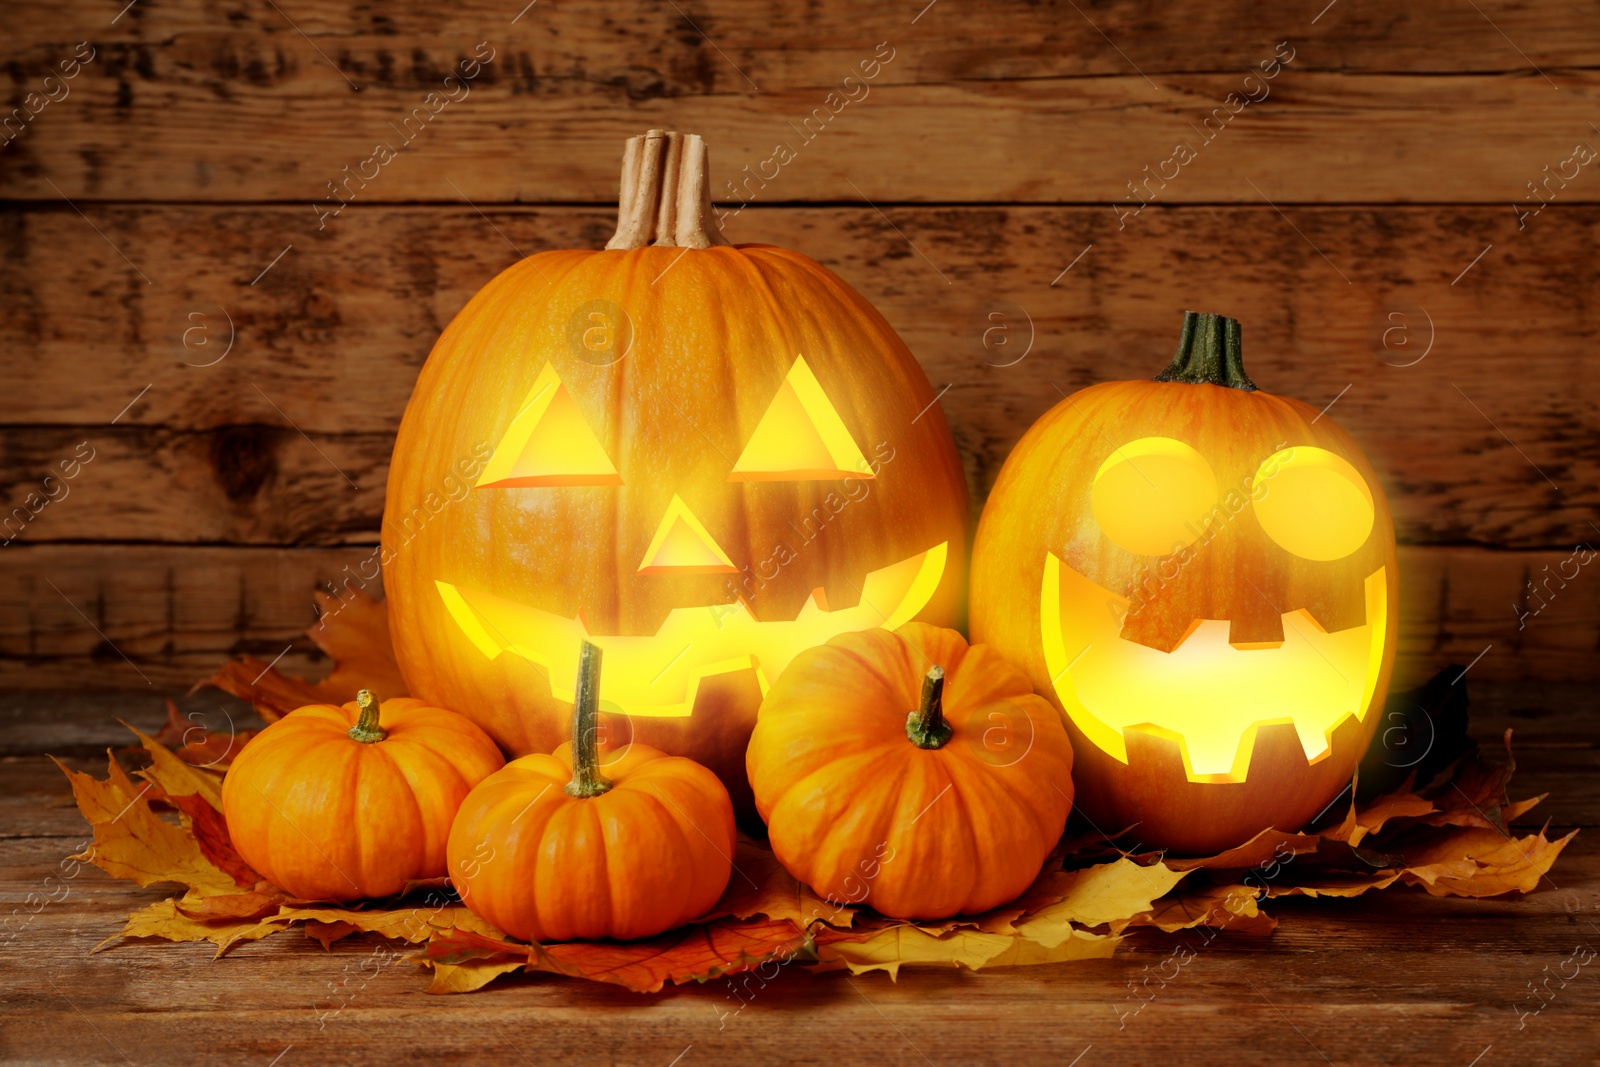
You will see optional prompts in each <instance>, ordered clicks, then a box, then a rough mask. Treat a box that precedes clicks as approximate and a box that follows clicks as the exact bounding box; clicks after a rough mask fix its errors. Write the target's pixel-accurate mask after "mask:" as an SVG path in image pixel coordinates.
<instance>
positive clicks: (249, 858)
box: [222, 689, 505, 900]
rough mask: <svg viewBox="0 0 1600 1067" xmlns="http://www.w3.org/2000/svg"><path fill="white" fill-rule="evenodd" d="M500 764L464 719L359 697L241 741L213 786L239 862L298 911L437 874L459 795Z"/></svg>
mask: <svg viewBox="0 0 1600 1067" xmlns="http://www.w3.org/2000/svg"><path fill="white" fill-rule="evenodd" d="M504 763H505V760H504V759H502V758H501V756H500V750H499V749H497V748H496V747H495V745H494V742H493V741H491V740H489V736H488V735H487V734H485V733H484V732H483V731H482V730H480V729H479V728H478V727H476V726H474V725H473V724H472V723H471V722H469V721H468V720H467V719H466V718H465V717H463V716H461V715H457V714H456V713H455V712H453V711H446V710H445V709H443V708H434V707H429V706H428V705H427V704H425V703H424V702H422V701H420V700H413V699H411V698H409V697H401V698H398V699H395V700H386V701H384V702H383V704H382V705H381V706H380V705H379V703H378V702H377V700H375V699H374V698H373V696H372V694H371V693H370V692H368V691H367V690H365V689H363V690H362V691H361V693H360V695H359V696H358V697H357V698H356V700H355V701H354V702H352V703H349V704H345V705H344V706H342V707H336V706H334V705H332V704H312V705H309V706H308V707H304V708H299V709H297V710H295V711H292V712H290V713H289V714H288V715H285V716H284V717H283V718H281V719H279V720H278V721H277V722H275V723H273V724H272V725H271V726H268V727H267V728H266V729H265V730H262V731H261V733H259V734H257V735H256V736H255V737H254V738H252V739H251V741H250V743H249V744H248V745H246V746H245V747H244V751H243V752H241V753H239V757H238V758H237V759H235V760H234V761H233V765H232V766H231V767H229V768H228V776H227V777H226V778H225V779H223V782H222V811H223V816H224V817H225V818H226V820H227V823H228V835H229V836H230V837H231V838H232V839H233V845H234V847H235V848H236V849H238V850H239V855H241V856H243V857H244V859H245V862H247V863H249V864H250V866H252V867H254V868H255V869H256V870H257V871H259V872H260V873H261V875H262V876H263V877H264V878H266V879H267V881H269V882H271V883H272V884H273V885H275V886H277V887H278V888H280V889H282V890H284V891H286V892H288V893H290V894H292V895H293V896H296V897H300V898H302V899H304V900H360V899H364V898H368V897H387V896H393V895H394V894H396V893H399V892H400V891H401V890H403V889H404V888H405V884H406V882H408V881H412V880H414V879H422V878H439V877H442V876H443V875H444V873H445V849H444V846H445V838H446V837H447V836H448V835H449V833H450V822H451V820H452V819H454V818H455V815H456V808H457V807H459V806H460V804H461V801H462V800H463V799H464V798H465V797H466V795H467V793H468V791H469V790H471V789H472V787H473V786H475V785H477V784H478V783H479V782H480V781H482V780H483V779H484V778H486V777H487V776H488V775H489V774H490V773H492V772H494V771H496V770H498V769H499V768H500V767H501V766H502V765H503V764H504Z"/></svg>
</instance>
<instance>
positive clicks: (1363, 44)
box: [0, 0, 1600, 203]
mask: <svg viewBox="0 0 1600 1067" xmlns="http://www.w3.org/2000/svg"><path fill="white" fill-rule="evenodd" d="M291 6H293V5H291ZM510 6H511V5H507V7H508V8H509V7H510ZM913 6H914V5H911V4H907V5H905V6H904V7H903V8H902V7H900V6H898V5H879V8H878V10H876V11H874V12H872V13H870V14H863V13H862V12H858V11H857V10H856V9H855V8H853V7H851V6H849V5H847V4H845V3H844V2H843V0H830V2H827V3H819V4H815V5H807V6H806V7H805V8H802V9H799V10H785V9H783V8H781V7H780V6H779V5H777V4H774V3H763V4H760V5H752V6H738V5H734V4H732V3H731V2H729V0H723V2H721V3H717V4H714V5H692V7H693V9H694V10H693V12H692V13H691V11H690V9H687V8H684V7H683V5H677V6H676V7H674V6H673V5H670V4H669V5H654V4H652V5H648V6H642V7H640V8H638V9H635V10H631V11H625V12H620V13H619V12H615V10H614V8H612V7H609V6H604V5H601V4H599V3H596V2H590V3H584V4H574V5H566V4H546V5H541V6H538V7H535V8H533V9H532V10H530V11H528V12H527V13H526V14H525V15H524V17H523V18H521V19H519V20H518V21H517V22H516V23H515V24H513V23H512V21H511V15H513V14H515V12H512V13H511V14H508V13H507V10H506V9H502V8H498V7H492V6H490V5H487V4H474V5H469V6H468V7H467V8H466V9H465V10H457V9H455V8H454V7H452V8H450V9H449V12H448V15H447V14H446V12H445V10H443V9H441V10H439V11H431V12H421V11H416V12H413V11H410V10H402V11H399V12H395V13H393V14H391V13H389V12H387V11H385V12H383V13H375V12H374V11H372V10H371V9H370V8H368V7H367V6H366V5H361V4H351V3H340V4H334V5H329V6H328V7H327V8H325V9H321V10H318V9H317V8H315V7H311V6H309V5H308V6H305V7H304V8H303V9H302V10H300V11H298V12H296V13H295V14H294V15H293V16H292V17H293V18H294V23H293V24H292V25H291V23H290V22H289V18H290V17H291V15H290V14H289V13H288V12H287V11H286V10H274V9H273V8H271V7H270V6H261V7H252V8H248V9H243V10H235V11H229V12H223V11H221V10H216V11H214V12H209V11H206V10H205V9H199V8H196V7H186V8H178V9H172V10H169V9H168V8H166V7H162V6H154V7H152V6H149V5H144V4H140V5H136V6H135V7H134V9H133V10H131V11H130V12H129V13H128V16H127V17H126V18H124V19H122V20H119V25H118V26H110V25H108V24H107V23H105V22H101V21H100V20H99V19H98V18H91V17H89V16H87V15H80V16H76V17H74V16H72V15H62V14H60V13H57V12H54V11H49V10H48V9H43V8H37V9H34V10H33V11H32V12H30V14H29V16H25V17H24V18H23V19H22V20H21V22H22V26H21V29H20V33H19V34H18V36H17V38H16V39H15V43H14V44H12V45H11V46H10V48H9V49H8V52H9V53H10V56H11V59H12V89H11V95H12V97H13V101H12V106H18V105H21V104H23V103H25V101H26V96H27V93H28V92H39V91H41V89H40V87H41V85H42V81H43V78H44V77H45V76H46V75H47V74H49V73H50V72H51V70H52V69H53V65H55V64H58V63H59V62H60V61H61V59H62V58H63V57H64V56H66V55H69V54H70V53H71V49H72V48H73V47H74V45H75V44H76V43H77V42H78V41H79V40H80V39H81V40H86V41H88V42H89V43H90V45H91V46H92V47H94V48H95V49H96V52H95V59H94V61H93V62H91V63H89V64H88V65H87V66H86V67H84V68H83V70H82V72H81V73H80V74H79V76H78V77H77V78H76V79H74V80H73V82H72V83H71V85H70V92H69V93H67V94H66V95H65V96H64V97H63V98H62V99H61V101H60V103H57V104H51V105H48V106H47V107H44V108H43V109H41V110H40V112H39V114H38V115H37V116H36V117H35V118H34V119H32V121H29V122H26V123H25V125H26V127H27V129H26V131H25V132H24V133H23V134H21V135H20V136H18V137H17V138H16V139H15V141H14V142H13V143H11V144H10V145H9V146H8V148H7V149H6V152H7V154H8V156H9V159H8V163H9V165H8V166H7V167H6V168H5V170H4V171H3V172H0V195H4V196H7V197H14V198H18V199H29V200H46V201H58V200H59V199H60V197H61V196H67V197H70V198H75V199H100V200H104V199H140V200H173V201H201V200H213V201H215V200H230V201H232V200H284V201H297V202H299V201H304V202H307V203H309V202H311V201H316V200H320V199H321V198H323V197H324V196H326V195H327V190H326V188H325V183H327V182H330V181H334V182H337V181H339V180H340V179H341V177H342V175H343V173H344V172H343V168H344V167H345V166H346V165H350V166H352V167H355V166H356V165H357V164H358V163H359V162H360V161H361V160H363V159H365V158H367V157H368V156H369V155H371V153H372V150H373V147H374V144H375V143H377V142H379V141H391V142H392V146H393V147H396V148H398V147H399V146H400V139H405V138H407V133H406V132H405V131H403V130H402V129H401V128H402V127H403V126H404V123H405V120H406V118H407V116H410V115H412V114H414V113H415V110H416V109H417V108H419V107H422V106H423V105H424V99H425V98H426V97H427V95H428V94H429V93H433V92H438V91H440V90H441V89H442V88H443V87H444V82H445V79H446V78H447V77H448V76H449V75H450V74H451V72H452V70H454V69H456V67H457V66H458V64H459V63H460V61H461V60H463V59H465V58H470V57H472V56H473V55H474V54H482V55H490V54H492V55H493V57H494V58H493V59H492V61H490V62H489V63H488V64H487V66H485V67H484V68H483V70H482V72H481V73H480V74H478V76H477V77H476V79H475V80H474V82H473V85H472V88H471V92H470V93H467V94H466V95H465V96H464V97H463V98H462V99H460V100H459V102H453V103H449V104H448V105H447V106H444V107H442V108H441V107H438V106H437V105H434V108H433V110H434V111H436V113H434V114H429V112H426V111H425V112H424V113H423V119H424V120H425V121H419V122H417V123H416V124H415V128H413V129H412V130H411V131H410V132H411V134H413V135H414V136H412V137H411V138H410V140H409V147H406V148H404V150H403V151H402V152H401V157H400V158H399V159H398V160H396V161H395V162H394V163H392V164H389V165H388V166H385V167H383V168H382V169H381V176H380V177H379V178H377V179H376V180H374V181H372V182H371V184H370V185H369V186H367V187H365V188H363V189H361V191H360V194H359V195H360V199H362V200H364V201H368V202H371V201H390V202H394V201H412V200H443V201H454V200H457V199H458V194H457V193H456V192H455V190H454V189H453V188H452V186H451V184H450V182H451V181H454V182H455V183H456V186H457V187H458V188H459V189H461V190H462V191H463V192H464V194H465V195H466V196H468V197H471V198H472V199H473V200H475V201H480V202H506V201H522V202H550V201H561V202H568V201H589V202H606V201H609V200H610V199H611V196H612V190H613V189H614V188H615V181H616V174H617V158H616V154H617V145H619V144H620V143H621V141H622V139H623V138H624V137H626V136H628V135H630V134H633V133H637V132H638V131H639V130H641V129H644V128H645V127H647V126H665V127H673V128H680V129H686V130H692V131H694V132H698V133H701V134H704V135H705V136H706V137H707V139H708V141H709V142H710V143H711V145H712V160H713V163H714V164H715V165H716V166H717V167H719V168H724V169H721V170H719V173H720V174H722V175H724V176H727V175H730V174H733V173H735V172H738V171H740V169H741V168H743V167H745V166H746V165H749V166H752V167H755V166H757V165H758V164H759V163H760V162H761V161H763V160H766V159H768V158H769V157H771V156H772V154H773V148H774V146H775V145H776V144H779V143H789V144H790V145H791V146H792V147H793V148H794V149H795V150H796V151H797V152H798V153H799V156H800V158H799V159H798V160H796V161H795V162H794V163H792V164H789V165H787V166H784V167H783V168H782V177H781V178H780V179H779V180H778V181H776V182H774V183H773V187H772V188H771V189H769V190H767V191H765V192H764V193H763V197H762V198H763V200H766V201H768V202H771V200H773V199H774V198H775V199H777V200H782V201H817V200H841V199H845V200H857V199H859V198H860V197H861V196H865V197H868V198H870V199H872V200H875V201H890V202H893V201H979V200H983V201H987V200H1005V201H1050V202H1060V201H1095V202H1099V201H1111V200H1116V199H1119V198H1121V197H1123V196H1125V195H1127V189H1126V188H1125V183H1127V182H1128V181H1130V180H1137V179H1138V178H1139V175H1140V172H1141V168H1143V167H1144V166H1145V165H1146V164H1149V165H1150V166H1152V167H1154V166H1155V165H1156V164H1157V162H1158V161H1160V160H1163V159H1166V158H1167V157H1168V156H1170V155H1171V154H1172V150H1173V147H1174V144H1175V143H1176V142H1177V141H1178V140H1181V139H1188V138H1194V137H1196V136H1197V135H1196V133H1195V132H1194V130H1195V129H1196V128H1199V127H1201V126H1202V125H1203V122H1204V120H1205V119H1206V117H1207V116H1209V115H1211V114H1212V113H1213V111H1214V109H1216V108H1219V107H1221V106H1223V102H1224V100H1225V98H1226V97H1227V96H1228V94H1229V93H1230V92H1236V91H1241V90H1242V88H1243V85H1242V83H1243V79H1244V78H1245V76H1246V75H1247V74H1249V73H1250V71H1251V70H1252V69H1253V68H1255V67H1257V65H1259V64H1261V63H1263V62H1265V61H1268V60H1269V59H1270V58H1271V57H1272V56H1273V54H1274V52H1275V50H1276V49H1277V48H1278V46H1279V43H1280V42H1284V41H1287V42H1289V44H1288V45H1287V47H1286V49H1285V50H1284V52H1283V54H1284V55H1286V56H1287V55H1293V57H1294V58H1293V61H1292V63H1290V65H1289V66H1288V67H1286V68H1285V69H1284V70H1283V72H1282V73H1281V75H1280V76H1279V77H1277V78H1276V79H1275V80H1273V81H1272V82H1271V83H1270V86H1269V87H1270V89H1271V93H1270V95H1268V96H1267V97H1266V98H1265V99H1264V100H1262V102H1260V103H1258V104H1252V105H1250V106H1249V107H1247V108H1245V109H1244V111H1243V112H1242V113H1240V114H1239V115H1238V116H1237V117H1236V118H1234V119H1233V120H1232V121H1228V122H1227V123H1226V125H1227V129H1226V130H1225V131H1224V132H1222V133H1221V134H1220V135H1218V136H1217V138H1216V141H1215V142H1214V143H1213V144H1211V145H1210V146H1208V147H1205V148H1203V149H1202V155H1203V158H1202V159H1201V160H1200V161H1199V162H1197V163H1195V164H1193V165H1191V166H1190V167H1187V168H1185V170H1184V173H1183V176H1182V178H1181V180H1178V181H1176V182H1174V183H1172V185H1171V187H1170V188H1169V189H1167V190H1166V192H1165V193H1164V194H1163V199H1165V200H1167V201H1169V202H1181V201H1188V202H1215V201H1245V202H1253V201H1255V200H1257V199H1258V194H1257V193H1256V192H1254V191H1252V190H1251V188H1250V187H1249V185H1248V183H1247V182H1246V181H1245V180H1244V179H1245V178H1249V179H1251V180H1253V181H1254V182H1255V183H1256V184H1257V185H1258V186H1260V188H1261V189H1262V190H1264V191H1265V193H1266V195H1268V196H1271V197H1273V198H1274V199H1276V200H1279V201H1283V202H1316V201H1330V200H1333V201H1373V202H1395V201H1413V202H1414V201H1428V200H1446V201H1479V202H1494V201H1500V200H1504V199H1506V198H1509V197H1512V196H1518V195H1521V194H1522V192H1523V183H1524V181H1526V180H1528V179H1529V178H1535V177H1537V176H1538V172H1539V168H1540V167H1541V166H1542V165H1543V164H1544V163H1547V162H1549V163H1554V162H1556V161H1557V160H1559V159H1561V158H1564V156H1565V154H1566V153H1567V151H1568V150H1570V148H1571V147H1572V143H1573V142H1574V141H1575V140H1576V139H1581V138H1583V137H1585V136H1588V127H1587V125H1586V121H1587V118H1588V117H1589V116H1590V115H1592V113H1593V112H1594V111H1595V110H1596V108H1595V104H1596V102H1597V99H1600V72H1597V71H1596V70H1595V69H1594V68H1595V65H1596V64H1595V56H1596V52H1597V48H1600V31H1597V30H1596V28H1595V25H1594V23H1593V20H1592V19H1585V18H1584V17H1583V15H1582V14H1580V13H1579V12H1577V11H1541V10H1529V9H1528V8H1525V7H1524V6H1522V5H1516V4H1509V3H1501V4H1491V5H1488V7H1487V8H1484V9H1478V10H1474V8H1473V6H1472V5H1467V6H1466V7H1464V8H1463V7H1456V6H1452V5H1448V4H1444V3H1430V4H1426V5H1418V6H1417V7H1415V8H1407V9H1405V10H1395V11H1381V12H1380V11H1371V12H1359V11H1355V10H1354V9H1355V8H1356V5H1355V4H1352V3H1347V4H1344V5H1342V6H1340V7H1335V8H1334V9H1332V10H1331V11H1329V12H1327V13H1326V15H1325V16H1324V17H1322V18H1320V19H1318V20H1317V21H1316V22H1315V23H1313V22H1312V19H1313V18H1314V17H1315V16H1316V14H1317V12H1316V11H1314V10H1301V9H1299V8H1294V9H1286V8H1283V7H1281V6H1275V5H1268V4H1262V3H1257V4H1251V5H1249V6H1247V7H1246V8H1243V9H1240V8H1235V7H1229V8H1217V9H1213V10H1203V9H1199V8H1196V9H1195V10H1194V13H1193V14H1192V15H1191V13H1190V12H1189V11H1188V10H1186V11H1185V13H1184V14H1183V15H1181V16H1177V15H1172V14H1170V13H1169V12H1166V11H1164V10H1163V9H1162V7H1161V5H1158V4H1156V3H1153V2H1140V3H1118V4H1111V5H1094V9H1093V11H1092V13H1091V11H1090V10H1089V9H1079V10H1075V9H1074V8H1073V6H1072V5H1069V4H1065V3H1056V4H1047V5H1022V4H986V5H982V6H978V7H974V8H970V9H969V10H967V11H964V12H963V11H962V10H961V5H958V4H952V3H946V4H939V5H937V6H935V7H934V8H932V9H931V10H929V11H927V12H926V13H925V14H924V15H923V16H922V17H921V18H920V19H918V20H917V21H916V22H915V23H913V22H912V17H913V15H915V14H916V12H914V11H911V10H910V9H911V8H912V7H913ZM1311 6H1312V5H1307V8H1308V9H1309V8H1310V7H1311ZM1497 26H1498V27H1500V29H1496V27H1497ZM296 27H298V28H299V30H302V31H304V36H302V35H301V33H298V32H296ZM1502 30H1503V31H1504V33H1502V32H1501V31H1502ZM480 43H482V44H485V45H486V46H487V47H486V50H485V51H483V52H481V53H478V52H477V49H478V47H479V45H480ZM880 45H882V46H883V49H882V51H881V56H883V57H892V58H889V59H888V62H887V63H886V64H885V65H883V66H882V69H881V70H879V71H878V72H877V74H876V76H875V77H874V78H872V79H871V80H870V81H869V82H865V83H862V82H857V83H855V84H854V86H846V85H845V83H844V79H845V78H846V77H847V76H850V75H852V74H855V75H857V76H858V77H859V75H860V64H861V63H862V62H863V61H872V60H873V58H874V55H875V54H880V53H879V47H880ZM1534 57H1537V58H1534ZM453 91H454V90H453ZM1249 91H1251V92H1252V93H1254V94H1255V95H1257V96H1259V95H1260V94H1261V91H1260V90H1259V89H1253V88H1252V89H1250V90H1249ZM845 92H849V93H851V94H852V95H854V96H856V97H858V99H857V100H856V101H855V102H848V100H847V98H846V97H845V96H844V95H843V94H844V93H845ZM57 93H58V95H59V93H60V90H57ZM830 93H838V94H840V95H838V96H835V97H834V98H833V100H832V101H831V102H830V99H829V94H830ZM458 95H459V94H458ZM1224 115H1226V113H1224ZM808 118H810V119H811V120H812V123H813V126H812V129H813V130H814V131H815V130H820V132H817V133H816V135H815V138H814V139H812V138H811V137H810V135H809V134H808V133H807V131H806V130H805V128H804V123H805V121H806V120H807V119H808ZM222 131H226V133H225V134H224V133H222ZM397 131H399V132H397ZM508 133H509V134H511V135H510V136H508ZM919 144H945V145H959V146H961V149H960V151H957V152H951V153H948V154H947V155H945V156H944V158H942V159H941V160H940V165H939V166H937V167H919V166H917V165H916V164H915V163H914V162H913V154H912V153H910V152H908V151H907V149H908V147H910V146H914V145H919ZM555 145H559V146H560V147H559V150H552V146H555ZM1556 153H1560V154H1559V155H1558V154H1556ZM1206 157H1209V158H1206ZM51 183H54V185H53V186H52V184H51ZM715 188H717V189H721V188H722V179H721V178H719V179H718V181H717V183H716V185H715ZM58 190H59V191H58ZM1580 195H1586V196H1588V197H1589V198H1591V199H1592V198H1593V197H1594V196H1595V192H1594V191H1593V190H1589V191H1588V192H1586V193H1584V194H1580Z"/></svg>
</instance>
